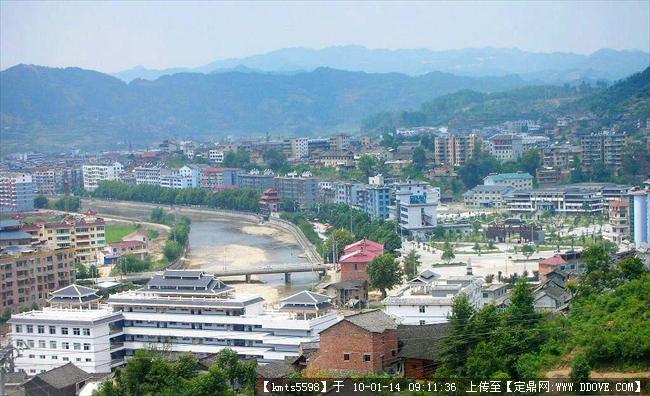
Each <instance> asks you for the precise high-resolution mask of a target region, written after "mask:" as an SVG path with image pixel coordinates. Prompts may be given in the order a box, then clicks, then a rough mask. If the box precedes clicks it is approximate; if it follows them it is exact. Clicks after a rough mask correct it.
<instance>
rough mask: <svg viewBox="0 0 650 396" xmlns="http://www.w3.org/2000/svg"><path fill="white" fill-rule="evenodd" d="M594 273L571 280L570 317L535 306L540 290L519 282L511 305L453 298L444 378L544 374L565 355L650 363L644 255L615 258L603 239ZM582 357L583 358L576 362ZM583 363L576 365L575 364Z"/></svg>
mask: <svg viewBox="0 0 650 396" xmlns="http://www.w3.org/2000/svg"><path fill="white" fill-rule="evenodd" d="M584 257H585V262H586V264H587V272H586V273H585V274H584V276H582V277H581V278H580V279H579V280H577V281H573V282H569V283H568V288H569V290H572V292H573V298H572V300H571V302H570V306H569V313H568V315H567V316H562V315H560V316H555V317H554V316H551V315H550V314H542V313H539V312H536V311H535V309H534V306H533V293H532V290H531V288H530V286H529V285H528V284H526V283H525V282H524V281H523V279H520V280H519V281H517V282H516V285H515V287H514V290H513V294H512V299H511V304H510V305H509V306H508V307H507V308H506V309H505V310H504V311H500V310H498V309H497V308H496V307H494V306H493V305H487V306H485V307H483V308H482V309H480V310H475V309H474V308H473V307H472V306H471V305H470V304H469V302H468V300H467V298H466V297H464V296H460V297H458V298H456V299H455V300H454V305H453V310H452V315H451V318H450V332H449V333H448V334H447V336H446V337H444V338H443V340H442V345H441V348H442V354H441V360H442V365H441V367H440V369H439V370H438V371H437V373H436V376H437V377H439V378H461V377H465V378H503V379H506V378H509V379H526V378H539V377H543V376H544V374H545V373H546V372H547V371H549V370H552V369H553V368H554V367H556V366H557V365H558V364H560V363H561V362H564V363H565V365H568V366H573V367H577V368H579V370H580V371H581V372H580V373H576V375H581V376H584V371H585V367H587V368H589V369H588V370H587V371H589V370H590V368H603V367H607V368H612V369H616V370H638V369H643V367H646V368H647V367H648V362H650V312H648V309H647V307H648V306H650V274H649V273H648V271H647V269H646V267H645V266H644V265H643V263H642V261H641V260H640V259H638V258H626V259H624V260H621V261H618V262H615V261H614V260H613V259H612V256H611V254H610V252H607V250H606V249H604V248H603V247H602V246H600V245H593V246H590V247H589V248H587V249H586V250H585V255H584ZM576 360H577V361H576ZM576 370H577V369H576Z"/></svg>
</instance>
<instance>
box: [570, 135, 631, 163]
mask: <svg viewBox="0 0 650 396" xmlns="http://www.w3.org/2000/svg"><path fill="white" fill-rule="evenodd" d="M577 136H578V138H579V139H580V150H581V153H582V155H581V158H580V161H581V164H582V170H583V171H584V172H591V171H593V170H594V167H595V166H597V165H598V164H600V165H603V166H605V167H607V168H609V169H612V170H613V171H614V172H618V171H619V170H620V169H621V167H622V166H623V147H624V145H625V133H624V132H614V131H601V132H592V133H590V132H583V133H578V135H577Z"/></svg>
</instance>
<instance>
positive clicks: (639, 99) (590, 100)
mask: <svg viewBox="0 0 650 396" xmlns="http://www.w3.org/2000/svg"><path fill="white" fill-rule="evenodd" d="M569 107H570V108H575V109H578V110H589V111H592V112H594V113H596V114H598V115H600V116H602V117H605V118H611V117H616V116H618V115H620V114H631V115H633V116H635V117H638V118H640V119H646V118H649V117H650V67H648V68H646V69H645V70H644V71H642V72H640V73H636V74H633V75H631V76H630V77H628V78H626V79H624V80H621V81H619V82H618V83H616V84H614V85H612V86H611V87H609V88H607V89H606V90H604V91H602V92H598V93H595V94H593V95H589V96H586V97H584V98H582V99H581V100H579V101H577V102H576V103H574V104H573V106H569Z"/></svg>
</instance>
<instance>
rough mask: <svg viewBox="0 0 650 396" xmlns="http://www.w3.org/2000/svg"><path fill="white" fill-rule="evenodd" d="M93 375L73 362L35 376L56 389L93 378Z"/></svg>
mask: <svg viewBox="0 0 650 396" xmlns="http://www.w3.org/2000/svg"><path fill="white" fill-rule="evenodd" d="M91 377H92V375H91V374H89V373H87V372H85V371H83V370H82V369H80V368H79V367H77V366H75V365H74V364H72V363H68V364H65V365H63V366H60V367H57V368H55V369H52V370H50V371H46V372H44V373H41V374H38V375H37V376H36V377H35V378H39V379H40V380H42V381H44V382H46V383H47V384H49V385H50V386H52V387H53V388H56V389H63V388H65V387H67V386H70V385H74V384H78V383H80V382H83V381H86V380H87V379H89V378H91Z"/></svg>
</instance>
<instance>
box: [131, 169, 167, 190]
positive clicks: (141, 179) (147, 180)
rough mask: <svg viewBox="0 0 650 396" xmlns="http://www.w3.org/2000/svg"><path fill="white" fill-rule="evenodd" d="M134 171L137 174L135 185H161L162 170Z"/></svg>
mask: <svg viewBox="0 0 650 396" xmlns="http://www.w3.org/2000/svg"><path fill="white" fill-rule="evenodd" d="M133 171H134V173H135V184H149V185H152V186H158V185H160V176H161V175H162V169H160V168H158V167H154V168H144V167H137V168H135V169H134V170H133Z"/></svg>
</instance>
